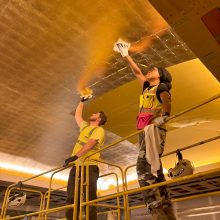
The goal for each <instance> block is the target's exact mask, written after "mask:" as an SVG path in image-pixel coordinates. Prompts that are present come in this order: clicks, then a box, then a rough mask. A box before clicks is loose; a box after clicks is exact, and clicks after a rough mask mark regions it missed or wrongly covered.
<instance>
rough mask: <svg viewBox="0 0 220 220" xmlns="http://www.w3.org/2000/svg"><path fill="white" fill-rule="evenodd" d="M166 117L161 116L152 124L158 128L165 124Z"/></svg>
mask: <svg viewBox="0 0 220 220" xmlns="http://www.w3.org/2000/svg"><path fill="white" fill-rule="evenodd" d="M167 118H168V116H167V115H165V116H161V117H157V118H155V119H154V121H153V122H154V124H155V125H156V126H158V127H160V126H162V125H164V124H165V122H166V120H167Z"/></svg>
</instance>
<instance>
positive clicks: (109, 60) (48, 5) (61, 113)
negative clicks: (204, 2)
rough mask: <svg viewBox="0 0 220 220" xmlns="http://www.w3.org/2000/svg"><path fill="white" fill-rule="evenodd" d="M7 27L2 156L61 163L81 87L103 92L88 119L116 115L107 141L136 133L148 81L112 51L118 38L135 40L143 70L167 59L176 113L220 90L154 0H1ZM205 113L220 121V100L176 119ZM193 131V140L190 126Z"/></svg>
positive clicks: (0, 88)
mask: <svg viewBox="0 0 220 220" xmlns="http://www.w3.org/2000/svg"><path fill="white" fill-rule="evenodd" d="M187 31H189V30H187ZM192 31H193V30H192ZM0 33H1V36H0V71H1V74H0V79H1V81H0V103H1V105H0V112H1V114H0V130H1V132H0V153H1V155H3V157H2V158H3V159H2V161H3V162H10V163H25V164H29V165H30V166H32V167H40V166H41V167H42V168H45V166H57V165H60V164H62V163H63V161H64V159H65V158H66V157H68V156H69V155H70V154H71V151H72V148H73V144H74V142H75V140H76V138H77V136H78V129H77V127H76V124H75V122H74V120H73V117H72V116H71V115H70V112H72V110H73V109H75V107H76V105H77V103H78V101H79V92H78V90H79V89H80V88H81V87H83V86H90V87H91V88H92V89H93V90H94V95H95V99H93V100H92V101H91V102H90V103H89V104H88V106H87V109H86V113H85V117H87V116H88V114H90V113H91V112H93V111H98V110H100V109H103V110H105V111H106V112H107V114H108V117H109V121H108V124H107V125H106V129H107V130H108V132H107V143H109V142H111V141H112V140H115V139H117V138H119V137H123V136H125V135H128V134H129V133H131V132H133V131H135V117H136V113H137V106H138V99H139V97H138V96H139V92H140V88H139V86H138V84H137V82H136V81H135V80H134V79H135V77H134V76H133V74H132V73H131V71H130V69H129V68H128V67H127V65H126V63H125V62H124V61H123V60H122V58H121V57H120V56H119V55H118V54H115V53H114V52H113V51H112V45H113V42H114V41H116V40H117V39H118V37H122V38H123V39H125V40H127V41H129V42H131V43H132V47H131V50H132V52H131V55H132V57H133V58H134V59H135V61H136V62H137V63H138V64H139V65H140V67H141V68H142V70H143V71H146V69H147V67H146V66H147V65H149V64H154V65H159V66H163V67H168V69H169V71H170V72H171V74H172V76H173V89H172V97H173V110H172V113H173V114H175V113H177V112H179V111H181V110H184V109H185V108H188V107H190V106H192V105H195V104H197V103H200V102H201V101H203V100H205V99H207V98H209V97H210V96H212V95H215V94H217V93H219V82H218V81H217V79H216V78H215V77H214V76H213V75H212V74H211V73H210V72H209V71H208V70H207V69H206V68H205V67H204V66H203V65H202V63H201V62H200V61H199V60H198V59H195V58H196V55H195V54H194V53H193V52H192V51H191V50H190V48H189V47H188V46H187V45H186V43H185V42H184V41H183V40H182V39H181V38H180V37H179V36H178V35H177V34H176V33H175V31H174V30H173V29H172V28H171V27H170V26H169V25H168V24H167V23H166V22H165V21H164V20H163V19H162V17H161V16H160V15H159V14H158V13H157V12H156V10H155V9H154V8H153V7H152V6H151V5H150V4H149V2H148V1H144V0H143V1H132V0H123V1H116V0H113V1H110V2H106V1H103V0H99V1H94V0H92V1H82V0H77V1H71V0H50V1H37V0H30V1H25V0H2V1H1V2H0ZM186 61H188V62H186ZM176 64H177V65H176ZM201 120H203V121H204V120H208V121H211V122H210V123H212V122H213V123H217V122H216V121H217V120H220V114H219V101H214V102H213V103H212V104H208V105H207V106H206V107H204V108H203V107H202V108H201V109H199V110H196V111H194V112H192V113H190V114H187V115H185V116H184V117H181V118H179V119H176V120H175V121H174V122H178V123H180V124H181V125H182V124H183V123H186V122H187V123H188V122H189V121H190V122H191V121H201ZM204 126H205V124H204ZM207 126H208V124H207ZM216 126H217V127H218V123H217V125H216ZM209 127H211V128H212V127H213V126H210V124H209ZM193 129H196V128H195V127H193ZM170 130H172V129H170ZM176 130H177V129H176ZM176 130H173V131H171V133H172V132H176ZM179 130H180V129H178V131H179ZM213 132H214V131H213ZM214 133H215V132H214ZM178 135H180V136H181V137H182V136H184V132H183V134H182V131H180V134H178ZM171 136H172V135H170V137H171ZM185 138H186V139H188V138H189V139H190V140H192V142H193V141H194V139H193V138H192V137H187V134H186V137H185V136H184V139H185ZM175 139H176V138H175ZM178 139H179V138H178ZM169 140H170V139H168V143H170V142H169ZM135 142H136V139H133V140H132V143H135ZM184 143H185V142H184ZM184 143H182V144H183V145H184ZM190 143H191V142H190ZM177 145H178V146H179V145H181V142H180V141H179V142H178V141H177V140H176V142H175V143H173V142H172V144H170V146H171V148H169V149H175V148H176V147H177ZM125 146H127V148H126V149H125ZM128 146H129V147H128ZM133 147H134V146H133V145H132V144H130V143H125V144H121V145H120V154H117V152H118V151H115V150H111V152H110V153H109V154H108V153H106V154H105V155H104V158H107V159H108V160H112V162H115V161H119V163H121V164H132V163H134V162H135V152H137V149H136V148H133ZM123 148H124V150H121V149H123ZM215 150H216V151H217V149H216V148H215ZM216 151H215V153H216ZM123 154H124V155H123ZM213 154H214V151H213ZM122 155H123V156H122ZM120 156H122V157H120ZM19 158H20V159H19ZM111 158H113V159H111ZM25 161H26V162H25ZM215 161H219V159H218V158H217V159H215ZM201 164H202V163H201ZM203 164H204V163H203Z"/></svg>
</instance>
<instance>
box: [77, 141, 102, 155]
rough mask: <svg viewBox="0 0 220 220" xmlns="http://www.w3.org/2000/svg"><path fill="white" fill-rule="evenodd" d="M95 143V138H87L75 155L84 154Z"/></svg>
mask: <svg viewBox="0 0 220 220" xmlns="http://www.w3.org/2000/svg"><path fill="white" fill-rule="evenodd" d="M97 143H98V141H97V140H95V139H89V140H88V142H87V143H86V144H84V145H83V147H82V148H81V150H79V151H78V152H77V153H76V156H77V157H81V156H83V155H84V154H86V153H87V152H88V151H90V150H91V149H92V148H93V147H94V146H95V145H96V144H97Z"/></svg>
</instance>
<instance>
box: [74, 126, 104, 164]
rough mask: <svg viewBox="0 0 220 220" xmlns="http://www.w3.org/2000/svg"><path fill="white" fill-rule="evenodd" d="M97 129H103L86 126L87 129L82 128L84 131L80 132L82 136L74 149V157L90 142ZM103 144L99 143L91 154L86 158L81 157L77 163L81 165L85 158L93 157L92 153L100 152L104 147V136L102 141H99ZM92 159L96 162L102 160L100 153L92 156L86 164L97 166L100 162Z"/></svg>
mask: <svg viewBox="0 0 220 220" xmlns="http://www.w3.org/2000/svg"><path fill="white" fill-rule="evenodd" d="M96 129H103V128H101V127H99V126H90V125H85V127H83V128H82V130H81V131H80V135H79V138H78V140H77V141H76V144H75V146H74V149H73V152H72V155H75V154H76V153H77V152H78V151H79V150H81V149H82V147H83V145H84V144H85V143H87V142H88V140H89V139H90V138H91V136H92V134H93V132H95V131H96ZM103 134H104V133H103ZM99 141H101V142H99V143H97V144H96V145H95V146H94V147H93V148H92V149H91V150H90V151H89V152H87V153H86V154H85V155H84V156H82V157H80V158H79V159H78V160H77V161H76V163H79V164H80V163H81V161H82V160H83V158H85V157H87V156H89V155H91V154H92V153H94V152H95V151H97V150H100V147H101V145H103V142H104V136H103V138H102V139H101V140H99ZM92 159H94V160H96V159H97V160H100V153H97V154H95V155H93V156H91V157H90V158H89V160H86V164H88V165H97V164H98V162H95V161H93V160H92Z"/></svg>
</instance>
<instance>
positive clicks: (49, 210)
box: [0, 94, 220, 220]
mask: <svg viewBox="0 0 220 220" xmlns="http://www.w3.org/2000/svg"><path fill="white" fill-rule="evenodd" d="M218 98H220V94H217V95H215V96H213V97H211V98H209V99H208V100H206V101H204V102H202V103H200V104H199V105H196V106H193V107H191V108H189V109H186V110H184V111H182V112H180V113H178V114H175V115H173V116H171V117H170V118H169V119H168V120H171V119H173V118H176V117H178V116H180V115H183V114H185V113H187V112H189V111H192V110H194V109H196V108H199V107H200V106H203V105H205V104H207V103H209V102H211V101H213V100H216V99H218ZM141 132H143V130H140V131H136V132H134V133H132V134H130V135H128V136H126V137H124V138H121V139H120V140H117V141H115V142H113V143H112V144H109V145H107V146H105V147H103V148H102V149H101V150H98V151H96V152H95V153H93V154H91V155H89V156H88V157H86V158H84V159H83V161H82V164H81V184H80V189H81V190H80V192H81V195H80V220H82V208H83V206H85V207H86V213H89V212H88V210H89V206H92V205H93V206H105V207H109V208H113V209H117V212H118V215H120V210H121V209H123V210H124V218H125V219H126V220H129V219H130V217H129V211H130V210H131V209H134V208H139V207H143V206H133V207H130V208H129V207H128V195H129V194H132V193H136V192H141V191H144V190H148V189H152V188H155V187H160V186H165V185H169V184H172V183H178V182H181V181H187V180H190V179H194V178H199V177H204V176H206V175H210V174H214V173H218V172H220V168H218V169H213V170H209V171H205V172H201V173H196V174H192V175H188V176H184V177H180V178H177V179H171V180H168V181H165V182H161V183H156V184H153V185H150V186H145V187H141V188H138V189H132V190H127V180H126V173H127V170H128V168H129V167H131V166H129V167H127V168H126V169H125V171H123V169H122V168H121V167H120V166H118V165H115V164H111V163H108V162H105V161H101V160H100V161H98V162H101V163H105V164H108V165H111V166H115V167H117V168H119V170H120V171H121V177H122V189H123V190H122V192H119V186H117V193H116V194H114V195H108V196H104V197H102V198H98V199H96V200H90V201H89V197H88V189H89V187H88V186H89V178H88V177H89V176H88V174H89V173H88V171H89V168H88V166H87V165H86V166H85V165H84V164H86V163H85V162H86V160H87V159H88V158H89V157H91V156H93V155H94V154H96V153H100V152H101V151H104V150H106V149H108V148H110V147H112V146H114V145H116V144H118V143H120V142H122V141H125V140H127V139H128V138H131V137H133V136H135V135H137V134H139V133H141ZM218 138H220V136H217V137H213V138H210V139H207V140H205V141H201V142H199V143H196V144H193V145H190V146H187V147H184V148H181V150H186V149H189V148H192V147H195V146H198V145H201V144H204V143H207V142H209V141H213V140H216V139H218ZM175 152H176V151H172V152H169V153H167V154H164V156H168V155H170V154H173V153H175ZM72 165H73V164H70V165H68V166H66V167H63V166H61V167H56V168H54V169H51V170H49V171H46V172H43V173H41V174H39V175H36V176H33V177H31V178H28V179H26V180H24V181H21V182H22V183H25V182H27V181H29V180H32V179H35V178H37V177H40V176H43V175H45V174H47V173H52V172H53V173H52V174H51V177H50V182H49V189H48V191H47V192H46V193H47V196H46V195H45V196H44V199H43V195H42V193H41V192H40V195H41V202H40V211H37V212H33V213H28V214H25V215H19V216H14V217H9V218H6V217H5V216H6V211H7V206H8V197H9V194H10V191H11V190H12V189H13V188H16V187H17V184H12V185H10V186H9V187H8V188H7V190H6V192H5V197H4V201H3V205H2V210H1V215H0V220H11V219H19V218H23V217H27V216H34V215H38V220H43V219H45V220H46V219H47V215H48V214H49V213H53V212H58V211H61V210H65V209H67V208H73V212H74V220H76V218H77V216H76V211H75V210H77V206H78V204H77V201H78V196H79V194H78V186H79V179H80V178H76V179H75V195H74V204H71V205H65V206H61V207H56V208H50V207H49V204H50V195H51V192H52V191H53V190H52V189H51V185H52V180H53V176H54V175H55V174H56V173H58V172H60V171H63V170H64V169H67V168H69V167H71V166H72ZM75 166H76V176H77V177H79V169H80V168H79V165H78V164H76V165H75ZM132 166H134V165H132ZM84 167H86V182H85V183H84ZM109 175H110V174H109ZM117 180H118V178H117ZM84 184H85V185H86V201H85V202H83V197H82V193H83V186H84ZM28 190H30V189H28ZM32 191H33V192H34V191H35V192H38V193H39V191H36V190H32ZM218 193H219V192H212V193H204V194H200V195H195V196H189V197H187V198H182V199H181V198H180V199H176V200H175V201H180V200H184V199H190V198H191V199H193V198H199V197H201V196H203V195H204V196H209V195H215V194H218ZM46 197H47V202H46V208H45V209H44V205H45V201H46ZM119 197H123V199H124V206H123V207H121V206H120V202H119ZM113 198H116V199H117V206H112V205H107V204H96V203H97V202H102V201H105V200H108V199H113ZM86 220H89V215H86Z"/></svg>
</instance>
